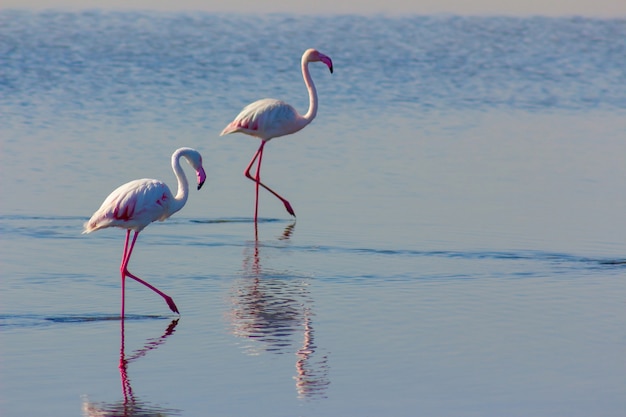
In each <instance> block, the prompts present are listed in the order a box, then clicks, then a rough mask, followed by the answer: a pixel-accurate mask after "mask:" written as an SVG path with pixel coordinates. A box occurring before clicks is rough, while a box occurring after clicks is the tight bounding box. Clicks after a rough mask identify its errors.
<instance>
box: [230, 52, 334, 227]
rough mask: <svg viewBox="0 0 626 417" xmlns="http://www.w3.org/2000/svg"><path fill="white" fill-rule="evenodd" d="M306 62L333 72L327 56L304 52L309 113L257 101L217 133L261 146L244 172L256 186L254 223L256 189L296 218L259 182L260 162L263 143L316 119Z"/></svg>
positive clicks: (278, 103) (279, 103) (276, 102)
mask: <svg viewBox="0 0 626 417" xmlns="http://www.w3.org/2000/svg"><path fill="white" fill-rule="evenodd" d="M309 62H323V63H324V64H326V65H327V66H328V69H330V72H331V74H332V72H333V61H332V60H331V59H330V58H329V57H328V56H326V55H324V54H323V53H321V52H319V51H317V50H315V49H307V50H306V51H305V52H304V54H303V55H302V61H301V65H302V77H303V78H304V84H306V88H307V90H308V92H309V110H308V111H307V112H306V113H305V114H304V115H300V114H298V112H297V111H296V109H294V108H293V107H292V106H291V105H289V104H287V103H285V102H284V101H280V100H275V99H272V98H266V99H261V100H258V101H255V102H254V103H251V104H248V105H247V106H246V107H244V108H243V110H242V111H241V113H239V115H237V117H235V119H234V120H233V121H232V122H230V123H229V124H228V126H226V127H225V128H224V130H222V132H221V133H220V136H224V135H227V134H229V133H235V132H241V133H245V134H246V135H250V136H255V137H257V138H259V139H261V146H259V149H258V150H257V151H256V153H255V154H254V156H253V157H252V160H251V161H250V163H249V164H248V167H247V168H246V170H245V171H244V175H245V176H246V177H248V178H250V179H251V180H253V181H254V182H255V183H256V202H255V209H254V222H255V223H256V222H257V214H258V211H259V185H260V186H261V187H263V188H265V189H266V190H267V191H269V192H270V193H272V194H274V195H275V196H276V197H277V198H278V199H279V200H280V201H282V202H283V204H284V205H285V209H286V210H287V212H288V213H289V214H291V215H292V216H294V217H295V215H296V214H295V212H294V211H293V208H292V207H291V204H289V201H287V200H286V199H284V198H283V197H281V196H280V195H279V194H278V193H276V192H275V191H274V190H272V189H271V188H269V187H268V186H266V185H265V184H263V183H262V182H261V175H260V173H261V159H262V158H263V148H264V147H265V143H266V142H268V141H269V140H270V139H272V138H276V137H279V136H285V135H289V134H292V133H295V132H297V131H299V130H300V129H302V128H303V127H305V126H306V125H308V124H309V123H311V122H312V121H313V119H314V118H315V116H316V115H317V91H316V89H315V85H314V84H313V79H312V78H311V74H310V73H309ZM257 159H258V163H257V167H256V174H255V176H254V177H252V175H250V169H251V168H252V165H253V164H254V162H255V161H256V160H257Z"/></svg>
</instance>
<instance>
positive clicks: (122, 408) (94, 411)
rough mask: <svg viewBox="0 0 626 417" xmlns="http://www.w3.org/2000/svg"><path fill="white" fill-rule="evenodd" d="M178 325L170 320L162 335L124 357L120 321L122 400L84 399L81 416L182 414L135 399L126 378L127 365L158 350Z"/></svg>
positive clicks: (130, 416)
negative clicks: (97, 400) (100, 401)
mask: <svg viewBox="0 0 626 417" xmlns="http://www.w3.org/2000/svg"><path fill="white" fill-rule="evenodd" d="M176 325H178V319H175V320H172V322H171V323H170V324H169V325H168V326H167V329H165V332H164V333H163V335H161V336H160V337H157V338H152V339H148V340H146V343H145V344H144V346H143V347H142V348H141V349H137V350H135V351H134V352H133V353H132V354H130V355H128V356H126V353H125V339H124V319H123V318H122V320H121V335H120V362H119V370H120V379H121V382H122V394H123V396H124V399H123V400H121V401H117V402H114V403H110V404H108V403H98V402H89V401H87V399H86V398H85V400H84V401H83V416H84V417H156V416H159V417H165V416H177V415H180V414H181V413H182V411H181V410H176V409H170V408H164V407H161V406H158V405H153V404H150V403H147V402H144V401H141V400H139V399H137V397H136V396H135V394H134V392H133V388H132V386H131V383H130V378H129V377H128V365H129V364H130V363H131V362H133V361H135V360H137V359H139V358H141V357H143V356H145V355H146V354H147V353H148V352H149V351H151V350H154V349H156V348H158V347H159V346H160V345H162V344H163V343H165V340H166V339H167V338H168V337H169V336H171V335H172V333H174V329H175V328H176Z"/></svg>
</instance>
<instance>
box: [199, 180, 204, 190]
mask: <svg viewBox="0 0 626 417" xmlns="http://www.w3.org/2000/svg"><path fill="white" fill-rule="evenodd" d="M203 185H204V181H202V182H199V183H198V190H199V189H200V188H202V186H203Z"/></svg>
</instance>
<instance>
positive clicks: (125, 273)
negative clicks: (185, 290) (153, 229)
mask: <svg viewBox="0 0 626 417" xmlns="http://www.w3.org/2000/svg"><path fill="white" fill-rule="evenodd" d="M129 235H130V230H128V231H127V232H126V244H125V247H124V255H125V256H124V259H122V265H121V266H120V271H121V273H122V317H124V277H126V276H127V277H130V278H132V279H134V280H135V281H137V282H139V283H140V284H143V285H145V286H146V287H148V288H150V289H151V290H152V291H154V292H156V293H157V294H159V295H160V296H161V297H163V298H164V299H165V302H166V303H167V305H168V306H169V308H170V309H171V310H172V311H173V312H174V313H178V314H180V313H179V312H178V308H177V307H176V304H174V300H173V299H172V297H170V296H169V295H167V294H165V293H164V292H162V291H160V290H159V289H158V288H156V287H155V286H153V285H150V284H148V283H147V282H146V281H144V280H142V279H141V278H139V277H137V276H135V275H133V274H131V273H130V272H129V271H128V262H129V261H130V255H131V254H132V253H133V248H134V247H135V242H136V241H137V237H138V236H139V232H135V235H134V236H133V241H132V242H131V244H130V248H128V250H126V246H127V245H128V236H129Z"/></svg>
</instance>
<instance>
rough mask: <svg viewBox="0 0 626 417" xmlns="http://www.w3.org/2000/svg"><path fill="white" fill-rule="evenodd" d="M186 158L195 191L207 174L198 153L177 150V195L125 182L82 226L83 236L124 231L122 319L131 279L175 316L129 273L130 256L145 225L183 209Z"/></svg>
mask: <svg viewBox="0 0 626 417" xmlns="http://www.w3.org/2000/svg"><path fill="white" fill-rule="evenodd" d="M181 158H185V159H186V160H187V162H188V163H189V165H191V167H192V168H193V169H194V170H195V171H196V175H197V178H198V190H199V189H200V188H201V187H202V184H204V181H205V180H206V173H205V172H204V168H203V167H202V156H201V155H200V153H199V152H198V151H196V150H195V149H191V148H180V149H177V150H176V151H175V152H174V153H173V154H172V169H173V170H174V174H175V175H176V179H177V180H178V191H177V192H176V196H174V195H173V194H172V192H171V191H170V189H169V188H168V186H167V185H166V184H165V183H164V182H162V181H159V180H153V179H147V178H144V179H140V180H134V181H130V182H127V183H126V184H124V185H121V186H119V187H118V188H117V189H115V191H113V192H112V193H111V194H109V196H108V197H107V198H106V199H105V200H104V202H103V203H102V205H101V206H100V208H99V209H98V210H97V211H96V212H95V213H94V214H93V216H91V218H90V219H89V220H88V221H87V222H86V223H85V225H84V230H83V233H91V232H94V231H96V230H100V229H104V228H107V227H119V228H122V229H126V241H125V243H124V252H123V254H122V263H121V264H120V273H121V275H122V313H121V316H122V318H123V317H124V292H125V280H126V277H130V278H132V279H134V280H135V281H137V282H139V283H140V284H143V285H145V286H146V287H148V288H150V289H151V290H152V291H154V292H156V293H157V294H159V295H160V296H161V297H163V298H164V299H165V301H166V302H167V305H168V306H169V307H170V309H171V310H172V311H173V312H175V313H178V308H177V307H176V304H175V303H174V300H173V299H172V297H170V296H168V295H167V294H165V293H164V292H162V291H160V290H159V289H158V288H156V287H154V286H152V285H150V284H148V283H147V282H146V281H144V280H142V279H141V278H139V277H137V276H135V275H133V274H131V273H130V272H129V271H128V262H129V261H130V255H131V254H132V252H133V248H134V247H135V242H136V241H137V236H138V235H139V232H141V231H142V230H143V229H144V228H145V227H146V226H147V225H149V224H150V223H152V222H154V221H157V220H159V221H163V220H165V219H167V218H168V217H170V216H171V215H172V214H174V213H176V212H177V211H179V210H180V209H182V208H183V206H184V205H185V203H186V202H187V197H188V195H189V183H188V182H187V177H186V176H185V173H184V172H183V169H182V167H181V166H180V159H181ZM131 230H134V231H135V234H134V236H133V240H132V242H131V243H130V246H129V244H128V242H129V240H130V239H129V238H130V231H131Z"/></svg>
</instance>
